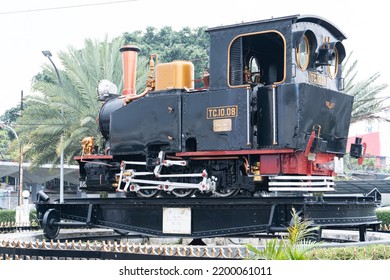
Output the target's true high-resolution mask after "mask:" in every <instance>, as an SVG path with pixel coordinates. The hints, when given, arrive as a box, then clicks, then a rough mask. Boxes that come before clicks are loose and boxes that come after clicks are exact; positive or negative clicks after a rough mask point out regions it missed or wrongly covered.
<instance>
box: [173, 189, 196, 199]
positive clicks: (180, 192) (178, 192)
mask: <svg viewBox="0 0 390 280" xmlns="http://www.w3.org/2000/svg"><path fill="white" fill-rule="evenodd" d="M196 191H197V189H174V190H172V191H171V193H172V194H173V195H175V196H176V197H191V196H193V195H194V194H195V193H196Z"/></svg>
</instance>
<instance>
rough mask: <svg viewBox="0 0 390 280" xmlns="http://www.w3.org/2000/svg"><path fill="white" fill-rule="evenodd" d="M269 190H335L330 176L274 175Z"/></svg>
mask: <svg viewBox="0 0 390 280" xmlns="http://www.w3.org/2000/svg"><path fill="white" fill-rule="evenodd" d="M269 179H270V182H269V186H270V188H269V191H271V192H276V191H296V192H330V191H334V188H333V186H334V181H333V177H330V176H274V177H270V178H269Z"/></svg>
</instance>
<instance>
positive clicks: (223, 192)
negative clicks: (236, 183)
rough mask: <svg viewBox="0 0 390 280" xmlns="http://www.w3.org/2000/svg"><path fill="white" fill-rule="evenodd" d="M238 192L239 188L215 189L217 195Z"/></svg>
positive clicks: (229, 195)
mask: <svg viewBox="0 0 390 280" xmlns="http://www.w3.org/2000/svg"><path fill="white" fill-rule="evenodd" d="M239 192H240V189H219V190H216V191H215V196H219V197H231V196H235V195H237V194H238V193H239Z"/></svg>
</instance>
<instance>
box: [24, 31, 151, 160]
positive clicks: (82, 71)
mask: <svg viewBox="0 0 390 280" xmlns="http://www.w3.org/2000/svg"><path fill="white" fill-rule="evenodd" d="M123 44H124V40H123V38H116V39H114V40H112V41H111V42H110V41H108V39H107V38H106V39H105V41H103V42H99V41H96V40H91V39H86V40H85V42H84V47H83V48H82V49H80V50H79V49H76V48H74V47H69V48H68V50H67V51H61V52H60V53H59V54H58V57H59V59H60V62H61V64H60V65H58V68H59V69H60V71H59V75H60V78H61V81H62V84H61V83H59V81H58V78H57V75H56V72H55V69H54V68H53V67H52V65H51V64H45V65H44V66H43V70H42V73H40V74H39V75H37V76H36V77H35V79H34V81H33V85H32V89H33V91H34V92H35V94H34V95H33V96H29V97H28V98H27V99H26V101H25V102H26V104H27V105H28V106H26V109H25V110H24V111H23V115H22V117H21V118H20V120H19V122H18V131H19V134H20V138H21V140H22V143H23V146H24V151H25V156H26V158H28V159H30V160H31V162H32V163H33V165H34V166H37V165H41V164H44V163H47V162H52V163H54V164H58V163H59V161H60V154H61V151H62V149H64V155H65V156H66V161H67V162H71V161H72V160H73V157H74V156H75V155H79V154H81V143H80V141H81V140H82V139H83V138H84V137H85V136H94V137H95V139H96V140H97V143H96V144H97V145H99V144H100V146H102V143H101V140H100V143H99V139H101V137H100V133H99V130H98V125H97V122H96V118H97V114H98V112H99V107H100V102H99V101H98V100H97V92H96V88H97V85H98V83H99V81H100V80H102V79H107V80H110V81H112V82H113V83H115V84H116V85H117V86H118V90H119V92H121V88H122V76H123V74H122V71H123V70H122V59H121V54H120V52H119V49H120V48H121V46H123ZM145 64H146V61H145V59H142V58H141V59H140V63H139V65H140V69H141V68H143V67H144V66H145ZM143 72H146V71H145V70H144V71H143ZM144 76H145V75H139V77H140V78H141V79H142V78H144Z"/></svg>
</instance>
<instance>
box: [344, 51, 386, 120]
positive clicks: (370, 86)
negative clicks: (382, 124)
mask: <svg viewBox="0 0 390 280" xmlns="http://www.w3.org/2000/svg"><path fill="white" fill-rule="evenodd" d="M351 56H352V53H351V54H350V55H349V56H348V58H347V59H346V60H345V61H344V63H343V69H344V75H345V92H346V93H347V94H349V95H352V96H354V98H355V99H354V104H353V108H352V117H351V123H355V122H358V121H361V120H369V119H377V120H385V121H390V120H388V119H386V118H383V117H381V116H379V115H378V113H380V112H383V111H384V110H386V109H388V108H390V106H388V105H385V102H384V101H385V100H387V99H389V98H390V96H387V97H379V96H378V95H379V94H380V93H381V92H382V91H383V90H385V89H386V88H387V87H388V85H387V84H379V85H377V84H374V83H375V81H376V80H377V79H378V78H379V77H380V74H379V73H375V74H373V75H372V76H371V77H369V78H368V79H366V80H362V81H356V77H357V73H358V71H357V70H356V67H357V63H358V61H357V60H354V61H352V62H350V59H351Z"/></svg>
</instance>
